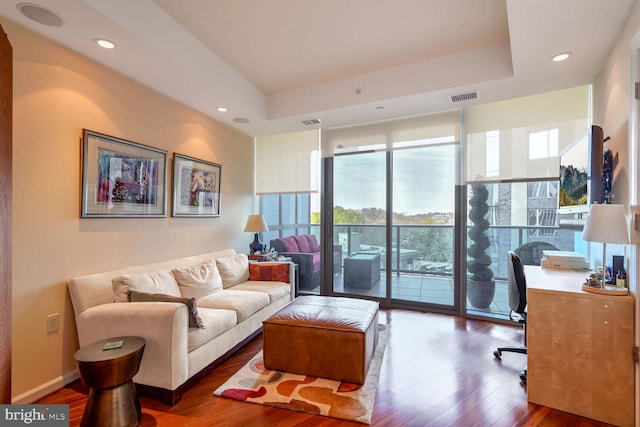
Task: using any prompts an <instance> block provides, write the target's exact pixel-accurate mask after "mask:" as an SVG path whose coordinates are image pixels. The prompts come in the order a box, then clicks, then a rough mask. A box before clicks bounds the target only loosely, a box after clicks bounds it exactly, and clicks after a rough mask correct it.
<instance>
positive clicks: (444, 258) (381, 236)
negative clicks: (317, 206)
mask: <svg viewBox="0 0 640 427" xmlns="http://www.w3.org/2000/svg"><path fill="white" fill-rule="evenodd" d="M307 227H308V228H307ZM304 228H305V229H307V230H311V232H312V233H314V234H316V236H317V237H318V241H320V226H319V225H318V224H309V225H305V226H304ZM487 233H488V236H489V240H490V242H491V246H490V248H489V250H488V253H489V255H490V256H491V259H492V260H493V262H492V265H491V269H492V270H493V272H494V277H495V278H496V279H497V280H506V277H507V257H506V253H507V251H509V250H515V249H516V248H518V247H521V246H522V245H524V244H525V243H533V242H540V243H543V244H548V245H550V246H552V247H554V248H557V249H558V250H563V251H573V250H574V248H575V245H574V239H575V232H574V231H573V230H564V229H560V228H558V227H549V226H500V225H494V226H490V227H489V230H488V232H487ZM333 235H334V242H333V244H339V245H342V252H343V258H344V257H347V256H349V255H352V254H354V253H358V252H375V253H379V254H380V263H381V265H380V268H381V269H383V270H386V267H387V261H386V259H387V255H388V254H389V253H390V254H391V269H392V271H393V272H395V273H397V274H401V273H411V274H429V275H436V276H452V275H453V259H454V253H453V251H454V226H453V225H439V224H430V225H393V226H392V248H391V250H389V249H388V248H387V247H386V244H385V241H386V226H385V225H384V224H337V225H335V226H334V231H333ZM545 246H546V247H549V246H547V245H545ZM540 256H541V253H538V254H537V258H538V259H539V257H540Z"/></svg>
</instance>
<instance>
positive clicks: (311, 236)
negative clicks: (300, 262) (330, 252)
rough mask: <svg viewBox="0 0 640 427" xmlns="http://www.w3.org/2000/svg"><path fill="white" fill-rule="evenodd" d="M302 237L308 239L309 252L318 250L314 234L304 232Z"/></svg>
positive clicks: (318, 246)
mask: <svg viewBox="0 0 640 427" xmlns="http://www.w3.org/2000/svg"><path fill="white" fill-rule="evenodd" d="M304 237H306V238H307V240H308V241H309V250H310V251H311V252H320V245H319V244H318V240H317V239H316V235H315V234H305V235H304Z"/></svg>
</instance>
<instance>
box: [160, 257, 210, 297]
mask: <svg viewBox="0 0 640 427" xmlns="http://www.w3.org/2000/svg"><path fill="white" fill-rule="evenodd" d="M172 271H173V275H174V276H175V278H176V281H177V282H178V286H179V287H180V292H181V293H182V296H183V297H187V298H196V299H198V298H202V297H203V296H206V295H209V294H211V293H213V292H217V291H219V290H222V277H220V272H219V271H218V267H216V263H215V262H214V261H213V260H211V261H205V262H203V263H202V264H198V265H194V266H193V267H183V268H174V269H173V270H172Z"/></svg>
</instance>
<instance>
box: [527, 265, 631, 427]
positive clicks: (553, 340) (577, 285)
mask: <svg viewBox="0 0 640 427" xmlns="http://www.w3.org/2000/svg"><path fill="white" fill-rule="evenodd" d="M525 275H526V278H527V289H528V290H527V302H528V313H527V334H528V337H527V352H528V354H527V358H528V366H527V392H528V400H529V402H532V403H537V404H539V405H544V406H548V407H550V408H554V409H559V410H561V411H565V412H570V413H572V414H576V415H581V416H583V417H587V418H592V419H595V420H598V421H602V422H606V423H609V424H614V425H617V426H633V423H634V361H633V345H634V344H633V338H634V323H633V322H634V299H633V297H632V296H630V295H626V296H608V295H600V294H594V293H590V292H585V291H583V290H582V283H584V280H585V278H586V277H587V276H588V271H586V270H570V269H560V268H541V267H538V266H525Z"/></svg>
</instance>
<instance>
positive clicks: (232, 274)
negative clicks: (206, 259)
mask: <svg viewBox="0 0 640 427" xmlns="http://www.w3.org/2000/svg"><path fill="white" fill-rule="evenodd" d="M216 265H217V266H218V270H219V271H220V276H221V277H222V287H223V288H228V287H230V286H233V285H237V284H238V283H242V282H244V281H246V280H249V257H247V255H245V254H237V255H233V256H229V257H224V258H217V259H216Z"/></svg>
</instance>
